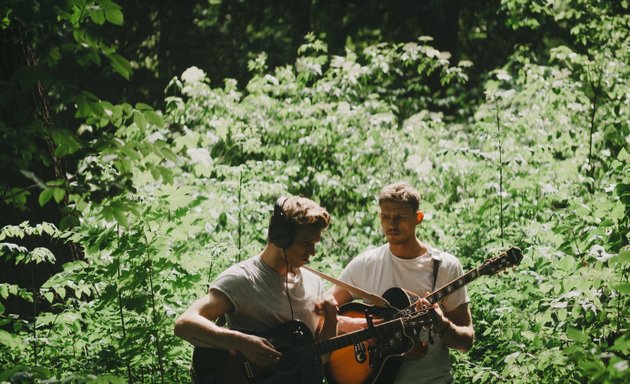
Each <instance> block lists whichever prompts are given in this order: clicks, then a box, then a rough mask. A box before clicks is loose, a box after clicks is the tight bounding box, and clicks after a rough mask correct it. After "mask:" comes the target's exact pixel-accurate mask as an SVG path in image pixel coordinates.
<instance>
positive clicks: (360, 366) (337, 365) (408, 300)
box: [325, 247, 523, 384]
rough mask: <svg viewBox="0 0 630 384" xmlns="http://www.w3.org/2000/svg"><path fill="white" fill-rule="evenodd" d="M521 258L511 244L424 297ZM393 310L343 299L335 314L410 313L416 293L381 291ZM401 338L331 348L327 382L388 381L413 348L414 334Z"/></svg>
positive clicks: (446, 291)
mask: <svg viewBox="0 0 630 384" xmlns="http://www.w3.org/2000/svg"><path fill="white" fill-rule="evenodd" d="M522 259H523V255H522V254H521V250H520V249H519V248H517V247H511V248H510V249H508V250H507V251H504V252H502V253H501V254H499V255H498V256H496V257H493V258H491V259H490V260H488V261H486V262H485V263H484V264H483V265H481V266H480V267H478V268H475V269H473V270H471V271H469V272H467V273H465V274H464V275H462V276H460V277H459V278H457V279H455V280H453V281H452V282H450V283H448V284H446V285H445V286H443V287H442V288H439V289H438V290H436V291H435V292H433V293H431V294H429V295H428V296H427V297H426V299H427V300H428V301H429V302H430V303H431V304H434V303H437V302H438V301H440V300H442V299H443V298H444V297H445V296H447V295H448V294H450V293H451V292H453V291H455V290H457V289H459V288H461V287H463V286H464V285H466V284H468V283H470V282H471V281H473V280H475V279H476V278H478V277H479V276H483V275H494V274H496V273H497V272H499V271H502V270H504V269H506V268H508V267H511V266H514V265H518V264H519V263H520V262H521V260H522ZM383 298H385V299H387V300H388V301H389V302H390V304H391V305H392V306H393V307H396V308H402V309H401V310H393V309H390V308H380V307H375V306H370V305H365V304H361V303H357V302H352V303H347V304H344V305H342V306H341V307H340V308H339V314H340V315H344V316H350V317H364V316H365V314H366V312H367V313H368V314H371V315H373V316H375V317H376V318H384V319H386V320H387V319H392V318H394V319H395V318H398V317H402V318H404V317H406V316H410V315H412V314H413V313H415V312H416V308H415V302H416V301H417V300H418V299H419V297H418V296H416V295H414V294H410V293H409V292H406V291H404V290H402V289H400V288H390V289H388V290H387V291H386V292H385V293H384V294H383ZM410 336H411V337H409V338H402V339H400V342H392V341H393V340H392V339H384V340H371V341H370V343H359V344H354V345H353V346H350V347H346V348H341V349H337V350H335V351H333V352H332V353H331V355H330V359H329V361H328V363H327V365H326V369H325V374H326V379H327V381H328V383H330V384H366V383H370V384H373V383H378V384H388V383H392V382H393V381H394V379H395V378H396V375H397V374H398V370H399V369H400V366H401V365H402V363H403V362H404V361H405V360H404V356H405V355H407V354H408V353H409V352H411V351H412V350H413V348H414V343H413V342H414V341H416V340H418V337H417V336H418V335H410Z"/></svg>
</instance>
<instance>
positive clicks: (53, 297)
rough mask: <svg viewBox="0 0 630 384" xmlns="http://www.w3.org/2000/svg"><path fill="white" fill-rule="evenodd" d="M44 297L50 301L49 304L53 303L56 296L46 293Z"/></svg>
mask: <svg viewBox="0 0 630 384" xmlns="http://www.w3.org/2000/svg"><path fill="white" fill-rule="evenodd" d="M44 297H45V298H46V300H48V302H49V303H52V302H53V300H54V299H55V295H54V294H53V293H52V292H46V293H44Z"/></svg>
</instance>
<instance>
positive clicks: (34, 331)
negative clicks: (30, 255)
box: [31, 260, 37, 366]
mask: <svg viewBox="0 0 630 384" xmlns="http://www.w3.org/2000/svg"><path fill="white" fill-rule="evenodd" d="M31 286H32V292H33V361H34V362H35V366H37V291H36V289H35V263H33V261H32V260H31Z"/></svg>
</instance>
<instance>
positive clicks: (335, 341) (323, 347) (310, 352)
mask: <svg viewBox="0 0 630 384" xmlns="http://www.w3.org/2000/svg"><path fill="white" fill-rule="evenodd" d="M397 331H401V332H402V331H404V323H403V321H402V320H401V319H394V320H390V321H387V322H384V323H381V324H378V325H375V326H374V327H373V328H366V329H363V330H360V331H356V332H352V333H348V334H345V335H342V336H336V337H333V338H331V339H328V340H322V341H317V342H315V343H312V344H309V345H305V346H303V347H302V351H301V352H302V353H304V354H305V355H307V356H311V357H314V356H320V355H323V354H326V353H329V352H332V351H335V350H337V349H341V348H344V347H348V346H350V345H354V344H358V343H360V342H362V341H365V340H369V339H372V338H377V337H379V336H387V335H391V334H393V333H394V332H397Z"/></svg>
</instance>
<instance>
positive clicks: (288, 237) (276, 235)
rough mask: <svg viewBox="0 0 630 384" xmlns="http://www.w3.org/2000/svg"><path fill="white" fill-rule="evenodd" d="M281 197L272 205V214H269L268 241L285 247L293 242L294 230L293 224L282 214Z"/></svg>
mask: <svg viewBox="0 0 630 384" xmlns="http://www.w3.org/2000/svg"><path fill="white" fill-rule="evenodd" d="M280 200H281V199H278V200H277V201H276V203H275V205H274V207H273V215H272V216H271V223H270V225H269V234H268V237H269V241H271V242H272V243H273V244H275V245H276V246H278V247H280V248H283V249H286V248H289V246H290V245H291V243H293V237H294V236H295V230H294V229H293V228H294V227H293V225H291V223H290V222H289V219H288V218H287V217H286V215H285V214H284V210H283V208H282V206H283V204H284V202H286V200H287V198H285V199H284V200H283V201H282V203H281V202H280Z"/></svg>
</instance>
